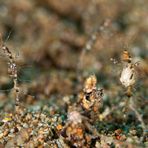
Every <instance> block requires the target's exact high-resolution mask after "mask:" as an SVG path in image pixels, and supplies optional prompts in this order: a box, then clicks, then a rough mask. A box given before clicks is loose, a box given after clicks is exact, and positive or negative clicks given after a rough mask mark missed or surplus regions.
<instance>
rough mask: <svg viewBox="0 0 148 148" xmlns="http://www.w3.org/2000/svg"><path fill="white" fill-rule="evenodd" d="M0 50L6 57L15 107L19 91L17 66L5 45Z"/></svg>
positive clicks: (17, 102)
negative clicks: (12, 84) (11, 80)
mask: <svg viewBox="0 0 148 148" xmlns="http://www.w3.org/2000/svg"><path fill="white" fill-rule="evenodd" d="M2 50H3V52H4V54H5V55H6V56H7V57H8V73H9V74H10V77H11V78H12V79H13V83H14V87H13V88H14V90H15V92H16V105H18V104H19V93H20V89H19V87H18V75H17V73H18V72H17V65H16V62H15V59H14V57H13V55H12V52H11V51H10V50H9V48H8V47H7V46H5V45H2Z"/></svg>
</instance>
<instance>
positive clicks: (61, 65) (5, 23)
mask: <svg viewBox="0 0 148 148" xmlns="http://www.w3.org/2000/svg"><path fill="white" fill-rule="evenodd" d="M147 10H148V1H147V0H142V1H141V0H134V1H133V0H110V1H109V0H13V1H12V0H0V33H1V35H2V38H3V42H4V43H5V45H6V46H7V47H8V48H9V49H10V50H11V51H12V53H13V55H14V57H15V59H16V62H17V64H18V71H19V83H20V87H21V90H22V94H23V95H24V97H22V101H24V102H26V104H27V105H29V104H31V105H33V104H35V103H36V102H38V101H39V102H40V101H41V102H44V101H45V102H46V101H47V100H48V101H49V100H54V101H57V102H60V103H63V102H62V98H63V97H64V96H72V98H73V97H74V98H75V97H76V95H77V93H78V92H79V91H80V90H81V89H82V87H83V81H84V79H85V78H86V77H87V76H89V75H90V74H96V76H97V78H98V87H102V88H104V90H105V96H104V102H105V105H104V106H111V105H112V104H114V105H116V104H118V102H119V101H121V100H122V97H123V94H124V91H125V90H124V88H122V86H121V84H120V82H119V75H120V69H121V68H122V66H121V65H120V64H115V65H114V64H113V63H112V62H111V60H110V59H111V58H115V59H117V60H118V61H120V55H121V53H122V51H123V50H124V49H127V50H129V51H130V52H131V54H132V56H133V57H134V60H135V61H140V66H138V68H137V72H138V77H139V78H138V81H137V85H136V86H135V91H134V94H135V96H136V97H137V99H136V101H137V103H138V105H139V106H140V107H141V109H142V110H143V111H144V110H145V111H144V113H145V116H146V106H145V103H148V101H147V99H146V98H147V94H148V93H147V91H146V87H147V86H148V85H147V84H148V79H147V74H148V67H147V62H148V59H147V53H148V50H147V49H148V16H147V14H148V11H147ZM96 30H97V32H96ZM94 33H95V34H96V37H97V38H96V41H95V42H94V44H93V45H92V48H91V49H90V50H88V51H87V50H86V52H83V51H84V50H85V48H84V47H85V46H86V44H87V43H88V42H89V41H90V40H91V36H92V35H93V34H94ZM83 53H84V54H83ZM0 54H1V58H0V66H1V68H0V89H1V91H0V100H1V103H0V104H1V105H0V106H1V109H3V107H4V106H5V110H11V109H12V108H13V107H12V106H11V105H10V104H8V103H6V102H7V101H8V100H9V101H11V102H14V94H13V91H12V89H11V88H13V83H12V81H11V79H10V78H9V75H8V73H7V62H8V60H7V58H5V56H4V55H3V53H2V50H1V51H0ZM79 64H81V68H80V69H79V68H78V67H79ZM6 100H7V101H6Z"/></svg>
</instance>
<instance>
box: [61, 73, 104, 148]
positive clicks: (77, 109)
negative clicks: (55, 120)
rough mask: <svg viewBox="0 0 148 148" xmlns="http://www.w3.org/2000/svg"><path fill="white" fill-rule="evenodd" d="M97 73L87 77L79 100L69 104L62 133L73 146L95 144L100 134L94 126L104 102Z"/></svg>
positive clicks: (78, 147) (79, 147)
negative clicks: (98, 87) (98, 85)
mask: <svg viewBox="0 0 148 148" xmlns="http://www.w3.org/2000/svg"><path fill="white" fill-rule="evenodd" d="M96 84H97V79H96V76H95V75H91V76H89V77H88V78H86V80H85V82H84V89H83V92H82V93H81V94H80V95H79V98H78V101H77V102H76V103H75V104H73V105H72V106H69V109H68V114H67V122H66V125H65V126H64V128H63V129H62V132H61V135H62V137H63V138H64V139H65V140H66V142H67V143H69V145H70V146H71V147H73V146H74V147H77V148H81V147H90V146H91V145H92V141H93V145H94V146H95V143H96V141H97V140H98V139H99V134H98V132H97V130H96V128H95V127H94V126H93V125H94V123H95V121H96V120H97V119H98V118H97V117H96V116H97V115H99V108H100V106H101V104H102V95H103V92H102V89H101V90H99V89H97V87H96Z"/></svg>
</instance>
